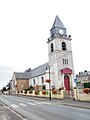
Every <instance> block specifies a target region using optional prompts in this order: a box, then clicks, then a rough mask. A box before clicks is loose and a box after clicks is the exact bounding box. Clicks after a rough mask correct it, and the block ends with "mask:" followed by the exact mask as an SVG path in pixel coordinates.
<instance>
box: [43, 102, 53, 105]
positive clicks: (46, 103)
mask: <svg viewBox="0 0 90 120" xmlns="http://www.w3.org/2000/svg"><path fill="white" fill-rule="evenodd" d="M42 103H44V104H48V105H49V104H51V103H48V102H42Z"/></svg>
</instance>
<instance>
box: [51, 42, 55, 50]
mask: <svg viewBox="0 0 90 120" xmlns="http://www.w3.org/2000/svg"><path fill="white" fill-rule="evenodd" d="M53 51H54V49H53V43H51V52H53Z"/></svg>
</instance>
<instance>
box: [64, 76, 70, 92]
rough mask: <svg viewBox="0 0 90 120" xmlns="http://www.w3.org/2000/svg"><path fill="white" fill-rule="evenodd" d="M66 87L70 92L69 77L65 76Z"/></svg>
mask: <svg viewBox="0 0 90 120" xmlns="http://www.w3.org/2000/svg"><path fill="white" fill-rule="evenodd" d="M64 86H65V89H66V90H67V91H69V90H70V80H69V76H68V75H65V76H64Z"/></svg>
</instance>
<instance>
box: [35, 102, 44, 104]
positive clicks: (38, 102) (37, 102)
mask: <svg viewBox="0 0 90 120" xmlns="http://www.w3.org/2000/svg"><path fill="white" fill-rule="evenodd" d="M35 104H43V102H35Z"/></svg>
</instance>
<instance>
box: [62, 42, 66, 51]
mask: <svg viewBox="0 0 90 120" xmlns="http://www.w3.org/2000/svg"><path fill="white" fill-rule="evenodd" d="M62 50H66V43H65V42H62Z"/></svg>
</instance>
